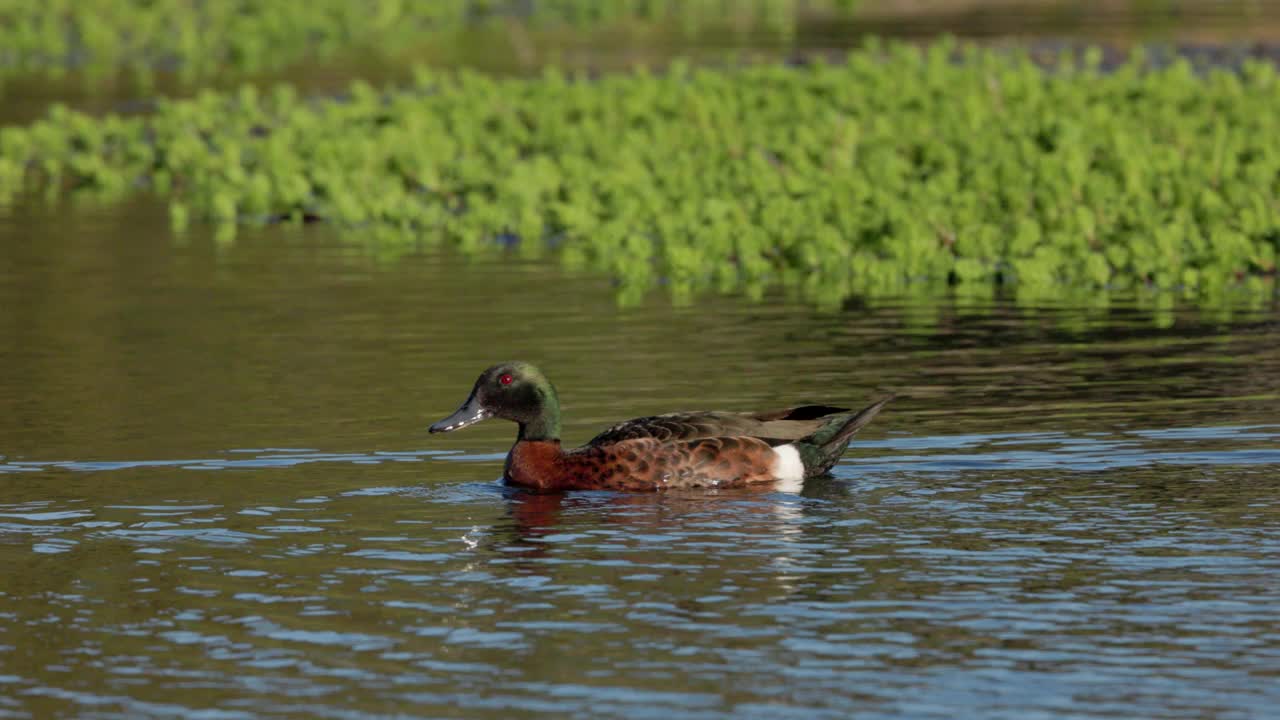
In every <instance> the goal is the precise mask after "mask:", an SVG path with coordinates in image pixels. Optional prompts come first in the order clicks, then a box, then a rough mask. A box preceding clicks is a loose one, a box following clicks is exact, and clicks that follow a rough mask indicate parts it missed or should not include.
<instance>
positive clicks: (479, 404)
mask: <svg viewBox="0 0 1280 720" xmlns="http://www.w3.org/2000/svg"><path fill="white" fill-rule="evenodd" d="M893 398H894V395H892V394H891V395H889V396H887V397H885V398H882V399H880V400H878V401H876V402H874V403H872V404H871V405H868V406H867V407H865V408H863V409H861V410H859V411H857V412H852V411H851V410H849V409H848V408H843V407H834V406H830V405H799V406H796V407H790V408H785V409H782V410H775V411H769V412H726V411H719V410H709V411H693V412H673V413H668V414H664V415H652V416H648V417H641V418H635V419H633V420H627V421H625V422H620V423H618V424H616V425H614V426H612V427H610V428H609V429H607V430H605V431H604V432H602V433H600V434H598V435H596V436H595V437H594V438H592V439H591V440H589V441H588V442H587V443H586V444H585V445H583V446H581V447H578V448H573V449H568V450H566V449H565V448H564V447H562V445H561V442H560V398H559V395H558V394H557V392H556V388H555V386H554V385H552V384H551V381H550V380H548V379H547V376H546V375H545V374H543V372H542V371H541V370H539V369H538V368H537V367H535V366H534V365H532V364H530V363H527V362H504V363H499V364H497V365H494V366H492V367H490V368H488V369H487V370H485V371H484V372H482V373H480V377H479V378H477V379H476V382H475V385H474V386H473V387H472V389H471V394H470V395H468V396H467V399H466V400H465V401H464V402H463V403H462V405H461V406H460V407H459V408H458V409H457V410H456V411H455V412H454V413H453V414H451V415H449V416H448V417H446V418H444V419H443V420H440V421H439V422H436V423H434V424H432V425H431V426H430V428H429V431H430V432H431V433H445V432H454V431H456V430H461V429H462V428H465V427H469V426H471V425H475V424H476V423H478V422H481V421H482V420H487V419H490V418H500V419H503V420H509V421H511V422H514V423H516V425H517V427H518V430H517V432H516V441H515V445H513V446H512V447H511V451H510V452H509V453H507V458H506V463H505V465H504V467H503V473H502V474H503V479H504V480H505V481H506V482H507V483H508V484H510V485H514V486H518V487H524V488H528V489H532V490H540V491H553V492H554V491H565V490H614V491H658V490H674V489H689V488H737V487H745V486H749V485H756V484H759V483H769V482H774V483H779V482H785V483H796V482H802V481H803V480H806V479H809V478H813V477H818V476H821V475H825V474H827V473H828V472H829V471H830V470H831V468H832V467H833V466H834V465H835V464H836V461H837V460H839V459H840V457H841V456H842V455H843V454H844V451H845V449H846V448H847V447H848V446H849V442H850V440H851V439H852V437H853V435H854V434H855V433H857V432H858V431H859V430H861V429H862V428H863V427H865V426H866V425H867V423H869V422H871V419H872V418H874V417H875V416H876V415H877V414H878V413H879V412H880V410H881V408H883V407H884V406H885V404H887V403H888V402H889V401H890V400H892V399H893Z"/></svg>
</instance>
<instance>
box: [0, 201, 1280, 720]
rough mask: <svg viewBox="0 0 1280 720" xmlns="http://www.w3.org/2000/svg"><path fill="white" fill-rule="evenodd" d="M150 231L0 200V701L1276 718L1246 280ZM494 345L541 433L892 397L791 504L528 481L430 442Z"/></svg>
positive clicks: (489, 426)
mask: <svg viewBox="0 0 1280 720" xmlns="http://www.w3.org/2000/svg"><path fill="white" fill-rule="evenodd" d="M166 222H167V219H166V217H165V213H164V211H163V209H162V208H157V207H153V206H151V205H148V204H146V203H138V204H135V205H129V206H125V207H122V208H119V209H116V210H110V211H107V210H100V209H95V208H93V207H82V208H77V209H74V210H71V209H67V208H52V209H42V208H37V207H34V206H33V207H27V208H25V209H15V208H10V209H7V210H5V211H3V214H0V337H2V338H3V343H2V344H0V368H2V369H3V372H2V373H0V455H2V456H3V457H0V487H3V492H2V493H0V717H16V718H54V717H77V718H122V717H128V718H136V717H156V718H164V717H183V718H186V717H193V718H219V719H221V718H271V717H286V716H287V717H318V718H370V717H448V716H460V715H466V716H470V717H494V718H505V717H512V716H534V717H542V716H545V717H592V718H595V717H628V718H653V717H663V718H667V717H681V718H684V717H689V718H728V717H733V718H788V717H796V718H800V717H803V718H823V717H848V716H849V715H851V714H855V713H856V714H858V716H860V717H869V718H878V717H884V718H906V717H911V718H920V717H924V718H932V717H936V718H952V717H994V718H1068V717H1116V718H1132V717H1144V718H1166V717H1196V718H1202V717H1214V718H1256V717H1267V716H1274V712H1275V711H1274V708H1275V707H1277V704H1278V703H1280V683H1278V682H1276V679H1277V676H1278V675H1280V621H1277V619H1276V612H1275V608H1276V607H1280V579H1278V578H1280V505H1278V504H1277V502H1276V495H1277V482H1276V481H1277V468H1280V413H1277V411H1276V409H1275V408H1276V407H1277V399H1278V397H1280V352H1277V350H1276V348H1277V343H1278V342H1280V323H1278V322H1277V321H1278V320H1280V318H1278V317H1277V313H1276V309H1275V307H1274V305H1272V306H1270V307H1267V308H1263V309H1260V310H1253V311H1245V310H1240V311H1237V312H1236V313H1235V314H1233V315H1231V316H1229V317H1227V316H1223V315H1212V316H1211V315H1205V314H1198V313H1196V312H1194V311H1190V310H1174V311H1173V312H1172V313H1171V314H1170V315H1168V316H1165V319H1164V321H1163V322H1162V323H1158V322H1156V319H1157V316H1155V315H1153V312H1152V310H1151V309H1150V308H1142V307H1135V306H1129V305H1115V306H1113V307H1109V308H1107V307H1099V308H1093V309H1073V308H1020V307H1017V306H1014V305H1010V304H1004V303H994V304H993V303H977V302H975V303H970V304H965V303H961V302H950V303H942V304H938V305H926V304H920V303H913V302H899V303H893V302H889V303H884V304H879V305H875V306H870V307H868V306H863V305H859V304H856V303H854V304H850V305H849V306H848V307H847V308H845V309H844V310H842V311H839V312H834V313H820V312H815V311H813V310H811V309H808V308H805V307H804V306H800V305H794V304H790V303H788V302H786V301H785V300H783V299H775V300H773V301H771V302H768V303H765V304H763V305H751V304H747V303H742V302H739V301H735V300H731V299H712V300H709V301H707V302H705V303H702V304H699V305H698V306H696V307H693V308H673V307H671V306H670V304H669V303H667V302H666V301H665V300H663V299H662V297H661V295H655V297H654V298H653V299H652V300H651V301H650V302H648V303H646V304H645V305H644V306H643V307H641V308H638V309H633V310H619V309H617V308H616V307H615V305H614V304H613V302H612V289H611V288H610V287H609V285H608V283H607V282H605V281H602V280H600V279H598V278H594V277H591V276H575V275H571V274H566V273H565V272H564V271H562V270H561V269H560V268H559V267H558V265H557V264H556V263H555V262H554V260H520V259H518V258H495V259H494V260H492V261H476V262H470V263H468V262H464V261H461V260H458V259H456V258H452V257H450V256H449V255H447V254H442V253H435V252H424V253H420V254H415V255H411V256H409V257H406V258H403V259H400V260H391V259H387V258H380V257H379V256H378V255H376V254H373V253H370V252H368V251H365V250H361V249H359V248H358V247H353V246H351V245H349V244H346V243H344V242H343V240H342V239H341V238H339V237H337V236H336V235H334V234H333V233H332V232H331V231H330V230H327V229H325V228H307V229H303V230H289V229H285V228H276V229H270V230H265V231H254V232H247V233H245V234H242V236H241V237H240V238H239V239H238V240H237V241H236V242H235V243H234V244H232V245H219V244H217V243H216V242H215V241H214V240H213V239H212V237H211V236H210V235H208V234H207V233H206V232H205V231H204V230H203V229H201V228H197V229H196V230H194V231H192V233H191V234H190V235H188V236H185V237H183V238H180V239H179V240H178V242H175V241H174V239H173V238H171V237H170V235H169V233H168V231H167V228H166ZM1170 322H1171V323H1172V326H1171V327H1160V325H1161V324H1168V323H1170ZM507 358H524V359H529V360H531V361H534V362H537V363H538V364H540V365H542V366H543V367H544V369H546V371H547V372H548V374H549V375H550V376H551V377H552V379H553V380H554V381H555V382H556V383H557V384H558V386H559V388H560V391H561V395H562V398H563V401H564V405H565V419H566V436H567V437H566V439H567V441H570V442H578V441H582V440H584V439H586V438H587V437H589V436H590V435H591V434H592V433H593V432H594V431H596V430H598V429H600V428H602V427H603V426H605V425H606V424H608V423H609V422H611V421H613V420H618V419H623V418H627V417H633V416H637V415H642V414H646V413H651V412H660V411H665V410H673V409H679V408H704V407H720V408H726V409H748V408H767V407H772V406H779V405H783V404H786V403H789V402H794V401H803V400H819V401H828V402H837V401H838V402H846V403H850V404H855V405H857V404H859V403H863V402H865V401H867V400H869V399H870V398H872V397H873V396H876V395H878V394H880V393H881V392H883V391H886V390H896V391H898V392H900V393H902V394H903V397H902V398H901V399H899V400H897V401H895V402H894V403H893V404H892V405H891V406H890V407H889V408H888V409H887V410H886V411H885V412H884V413H882V415H881V416H880V417H879V418H877V419H876V421H875V422H874V423H872V425H871V426H870V427H868V428H867V429H866V430H865V431H864V433H863V434H862V435H861V436H859V437H860V442H857V443H855V445H854V446H853V448H851V450H850V451H849V453H848V454H847V456H846V458H845V460H844V461H843V462H842V463H841V464H840V465H839V466H837V468H836V471H835V473H834V476H833V477H830V478H824V479H821V480H818V481H811V482H809V483H807V484H806V485H805V487H804V488H803V490H802V491H801V492H799V493H790V492H781V491H778V490H776V489H771V488H763V489H759V490H756V491H721V492H686V493H668V494H649V495H636V494H632V495H626V494H612V493H570V494H567V495H563V496H556V495H551V496H539V495H532V494H528V493H525V492H522V491H517V490H512V489H508V488H504V487H503V486H501V485H500V484H499V483H498V482H497V478H498V477H499V475H500V473H501V462H502V457H503V454H504V453H505V451H506V449H507V448H508V447H509V444H510V441H511V437H512V428H511V427H510V426H506V425H502V424H499V423H496V422H489V423H484V424H481V425H480V426H477V427H475V428H470V429H468V430H465V431H462V432H459V433H455V434H452V435H448V436H428V435H427V434H426V426H427V424H428V423H430V422H431V421H434V420H435V419H438V418H439V417H442V416H443V415H445V414H447V413H448V412H450V411H452V410H453V409H454V408H455V407H456V406H457V404H458V403H459V402H460V401H461V400H462V399H463V397H464V396H465V394H466V392H467V391H468V390H469V388H470V383H471V382H472V380H473V379H474V377H475V375H476V374H477V373H478V372H479V371H480V370H481V369H483V368H484V367H485V366H486V365H488V364H489V363H491V362H493V361H496V360H500V359H507Z"/></svg>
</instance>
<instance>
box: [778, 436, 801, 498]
mask: <svg viewBox="0 0 1280 720" xmlns="http://www.w3.org/2000/svg"><path fill="white" fill-rule="evenodd" d="M773 453H774V455H775V456H776V457H775V458H774V460H773V477H774V478H776V479H777V480H778V490H780V491H782V492H800V486H801V484H802V483H803V482H804V463H803V462H801V461H800V451H799V450H797V449H796V446H795V445H791V444H788V445H779V446H777V447H775V448H774V449H773Z"/></svg>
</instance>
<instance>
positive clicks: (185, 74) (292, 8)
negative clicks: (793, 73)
mask: <svg viewBox="0 0 1280 720" xmlns="http://www.w3.org/2000/svg"><path fill="white" fill-rule="evenodd" d="M856 4H857V0H532V1H530V0H421V1H415V0H308V1H307V2H288V1H286V0H280V1H267V0H216V1H213V0H38V1H33V0H0V81H2V80H4V79H5V78H14V77H31V76H33V75H34V76H41V77H60V76H63V75H67V74H69V73H71V74H75V75H77V76H80V77H82V78H84V79H85V80H86V81H87V82H89V83H90V84H101V83H102V82H103V80H104V79H107V78H114V77H115V76H119V75H123V76H125V77H131V78H132V79H133V80H135V81H137V82H138V83H139V84H141V85H142V86H144V87H146V86H149V84H150V83H151V82H152V81H153V80H154V77H155V75H156V73H157V72H168V73H171V74H175V75H176V76H177V77H178V78H179V79H181V80H182V81H184V82H187V83H193V82H196V81H202V80H206V79H209V78H213V77H217V76H220V75H221V76H225V75H226V74H228V73H233V74H235V75H237V76H241V77H243V76H247V75H250V74H254V73H260V72H263V71H266V70H277V69H280V68H283V67H286V66H290V65H295V64H297V63H299V62H302V61H305V60H308V59H314V58H324V57H332V56H334V55H335V54H336V53H339V52H344V51H345V52H351V51H361V52H365V53H380V54H384V55H386V54H394V53H397V52H400V51H403V50H404V49H405V48H407V47H409V46H413V45H421V44H423V43H427V44H430V43H432V42H433V41H434V40H435V39H437V38H441V37H445V36H443V35H442V33H456V32H457V31H458V30H460V29H462V28H465V27H475V26H479V25H484V24H486V23H492V22H506V21H509V20H515V21H518V22H521V23H527V24H528V25H530V26H535V27H554V26H558V25H570V26H575V27H608V26H610V25H616V24H627V25H637V24H638V25H640V26H644V25H647V24H656V23H666V24H671V23H675V24H677V25H679V26H681V27H683V28H685V29H687V30H691V31H692V30H697V29H698V28H701V27H704V26H708V25H726V24H728V25H734V26H738V27H743V26H751V27H762V28H766V29H772V30H775V31H777V32H781V33H783V34H786V33H790V32H794V28H795V25H796V22H797V20H798V17H799V14H800V13H810V14H813V13H824V14H828V15H829V14H832V13H848V12H852V10H853V9H854V7H855V5H856Z"/></svg>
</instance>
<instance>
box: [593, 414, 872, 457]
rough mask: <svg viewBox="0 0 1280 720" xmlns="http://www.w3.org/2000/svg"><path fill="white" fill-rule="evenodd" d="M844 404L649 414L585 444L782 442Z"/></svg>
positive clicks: (798, 436) (816, 425) (807, 431)
mask: <svg viewBox="0 0 1280 720" xmlns="http://www.w3.org/2000/svg"><path fill="white" fill-rule="evenodd" d="M847 412H849V410H848V408H838V407H831V406H828V405H804V406H801V407H793V408H786V409H783V410H776V411H772V412H758V413H739V412H725V411H720V410H709V411H701V412H678V413H668V414H665V415H651V416H649V417H642V418H636V419H634V420H627V421H626V422H622V423H618V424H617V425H614V426H613V427H611V428H609V429H608V430H605V431H604V432H602V433H600V434H599V435H597V436H595V437H594V438H592V439H591V440H590V441H589V442H588V443H587V446H588V447H590V446H596V447H600V446H605V445H611V444H613V443H618V442H622V441H624V440H636V439H640V438H652V439H654V440H657V441H659V442H676V441H684V440H699V439H702V438H755V439H758V440H763V441H764V442H766V443H768V444H769V445H784V444H786V443H789V442H793V441H795V440H799V439H801V438H805V437H808V436H810V435H812V434H813V433H815V432H817V431H818V430H819V429H820V428H821V427H822V426H823V425H826V424H827V423H829V422H832V421H833V420H834V419H836V418H835V417H834V416H837V415H840V414H841V413H847Z"/></svg>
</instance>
